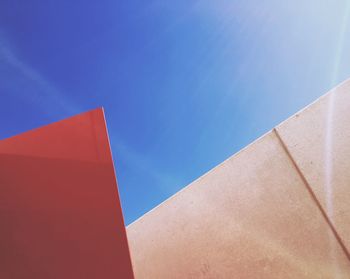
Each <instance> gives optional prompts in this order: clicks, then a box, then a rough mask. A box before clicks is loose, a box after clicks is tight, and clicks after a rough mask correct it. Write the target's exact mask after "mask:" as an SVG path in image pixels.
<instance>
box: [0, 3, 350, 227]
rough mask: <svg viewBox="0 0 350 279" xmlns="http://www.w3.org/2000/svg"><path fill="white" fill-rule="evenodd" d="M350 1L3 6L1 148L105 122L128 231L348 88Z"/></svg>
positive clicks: (0, 32)
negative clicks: (55, 129)
mask: <svg viewBox="0 0 350 279" xmlns="http://www.w3.org/2000/svg"><path fill="white" fill-rule="evenodd" d="M349 14H350V2H349V1H347V0H329V1H326V0H309V1H302V0H294V1H278V0H263V1H261V0H245V1H241V0H237V1H229V0H215V1H214V0H201V1H183V0H179V1H164V0H157V1H152V0H150V1H134V0H131V1H124V0H123V1H109V0H101V1H98V2H96V1H81V0H77V1H67V0H61V1H53V0H51V1H39V0H32V1H25V0H2V1H0V139H2V138H6V137H9V136H12V135H15V134H18V133H21V132H24V131H26V130H29V129H32V128H35V127H38V126H41V125H45V124H48V123H50V122H53V121H57V120H60V119H63V118H66V117H69V116H72V115H74V114H78V113H81V112H84V111H87V110H90V109H93V108H96V107H100V106H103V107H104V109H105V113H106V118H107V123H108V128H109V133H110V139H111V146H112V151H113V156H114V160H115V165H116V171H117V176H118V183H119V191H120V195H121V200H122V206H123V210H124V215H125V221H126V223H127V224H129V223H131V222H132V221H134V220H135V219H137V218H138V217H140V216H141V215H143V214H144V213H146V212H147V211H149V210H150V209H152V208H153V207H154V206H156V205H158V204H159V203H160V202H162V201H164V200H165V199H166V198H168V197H170V196H171V195H173V194H174V193H176V192H177V191H179V190H180V189H182V188H183V187H184V186H186V185H187V184H189V183H190V182H191V181H193V180H194V179H196V178H197V177H199V176H200V175H202V174H204V173H205V172H207V171H208V170H210V169H211V168H213V167H214V166H215V165H217V164H218V163H220V162H222V161H223V160H225V159H226V158H228V157H229V156H231V155H232V154H234V153H235V152H237V151H239V150H240V149H241V148H243V147H244V146H246V145H247V144H249V143H251V142H252V141H253V140H254V139H256V138H257V137H259V136H261V135H262V134H264V133H265V132H267V131H268V130H270V129H271V128H273V127H274V126H275V125H277V124H278V123H279V122H281V121H283V120H284V119H286V118H287V117H289V116H290V115H292V114H294V113H295V112H297V111H298V110H299V109H301V108H302V107H304V106H305V105H307V104H309V103H310V102H312V101H314V100H315V99H316V98H318V97H319V96H321V95H323V94H324V93H326V91H328V90H329V89H331V88H332V87H333V86H334V85H336V84H338V83H339V82H341V81H343V80H345V79H346V78H348V77H350V25H349V24H350V17H349Z"/></svg>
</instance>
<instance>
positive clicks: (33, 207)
mask: <svg viewBox="0 0 350 279" xmlns="http://www.w3.org/2000/svg"><path fill="white" fill-rule="evenodd" d="M0 226H1V227H0V278H1V279H19V278H26V279H32V278H33V279H34V278H35V279H44V278H45V279H48V278H50V279H51V278H52V279H54V278H57V279H62V278H65V279H70V278H72V279H73V278H74V279H76V278H84V279H93V278H94V279H95V278H96V279H97V278H99V279H100V278H103V279H109V278H123V279H128V278H133V275H132V267H131V261H130V255H129V249H128V244H127V238H126V233H125V226H124V222H123V217H122V210H121V207H120V201H119V196H118V191H117V183H116V179H115V173H114V166H113V162H112V158H111V153H110V149H109V143H108V136H107V131H106V127H105V121H104V116H103V111H102V110H101V109H98V110H94V111H91V112H88V113H85V114H81V115H78V116H75V117H72V118H70V119H67V120H63V121H60V122H57V123H54V124H51V125H48V126H46V127H43V128H39V129H36V130H33V131H30V132H27V133H24V134H22V135H19V136H15V137H13V138H9V139H6V140H3V141H0Z"/></svg>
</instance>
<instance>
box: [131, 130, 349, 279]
mask: <svg viewBox="0 0 350 279" xmlns="http://www.w3.org/2000/svg"><path fill="white" fill-rule="evenodd" d="M127 235H128V240H129V247H130V250H131V256H132V262H133V268H134V273H135V278H139V279H148V278H149V279H158V278H159V279H164V278H198V279H201V278H215V279H219V278H231V279H232V278H247V279H249V278H262V279H264V278H269V279H273V278H298V279H300V278H312V279H315V278H322V279H325V278H332V279H333V278H350V263H349V261H348V258H347V257H346V253H344V251H343V250H342V248H341V246H340V245H339V243H338V241H337V240H336V238H335V237H334V234H333V232H332V231H331V230H330V226H329V225H328V224H327V222H326V218H324V216H323V215H322V214H321V212H320V210H319V208H318V206H317V205H316V202H315V200H314V199H313V197H312V195H311V194H310V192H309V191H308V188H307V187H306V185H305V181H303V179H302V177H301V175H300V173H299V172H298V171H297V169H296V166H295V164H294V163H293V161H292V159H291V157H290V156H289V155H288V153H287V152H286V150H285V149H284V148H283V145H282V144H281V142H280V140H279V138H278V137H277V134H276V132H275V131H272V132H270V133H268V134H266V135H265V136H263V137H262V138H260V139H259V140H257V141H256V142H254V143H253V144H251V145H250V146H248V147H247V148H245V149H244V150H242V151H241V152H239V153H238V154H236V155H234V156H233V157H231V158H229V159H228V160H226V161H225V162H223V163H222V164H220V165H219V166H218V167H216V168H214V169H213V170H212V171H210V172H209V173H207V174H206V175H204V176H202V177H201V178H199V179H198V180H196V181H195V182H193V183H192V184H190V185H189V186H188V187H186V188H185V189H184V190H182V191H180V192H179V193H177V194H176V195H174V196H173V197H171V198H170V199H169V200H167V201H165V202H164V203H162V204H161V205H159V206H158V207H156V208H155V209H153V210H152V211H150V212H149V213H147V214H146V215H144V216H143V217H142V218H140V219H139V220H137V221H136V222H134V223H133V224H131V225H129V226H128V228H127Z"/></svg>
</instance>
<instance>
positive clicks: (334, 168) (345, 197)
mask: <svg viewBox="0 0 350 279" xmlns="http://www.w3.org/2000/svg"><path fill="white" fill-rule="evenodd" d="M277 131H278V133H279V134H280V136H281V138H282V139H283V142H284V143H285V144H286V146H287V148H288V150H289V152H290V154H291V156H292V157H293V158H294V160H295V162H296V164H297V165H298V166H299V168H300V170H301V172H302V173H303V175H304V176H305V178H306V180H307V182H308V183H309V184H310V187H311V188H312V190H313V192H314V193H315V195H316V197H317V199H318V200H319V201H320V203H321V205H322V208H323V210H324V211H325V212H326V213H327V216H328V218H329V219H330V220H331V222H332V224H333V225H334V227H335V229H336V231H337V232H338V234H339V236H340V238H341V239H342V241H343V242H344V244H345V246H346V248H347V250H348V251H350V80H347V81H345V82H344V83H342V84H341V85H339V86H338V87H336V88H335V89H333V90H332V91H331V92H329V93H328V94H326V95H325V96H323V97H322V98H320V99H319V100H317V101H316V102H315V103H313V104H312V105H310V106H309V107H307V108H306V109H304V110H303V111H301V112H300V113H298V114H296V115H294V116H293V117H291V118H290V119H288V120H287V121H285V122H284V123H282V124H281V125H279V126H278V127H277ZM349 278H350V277H349Z"/></svg>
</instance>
